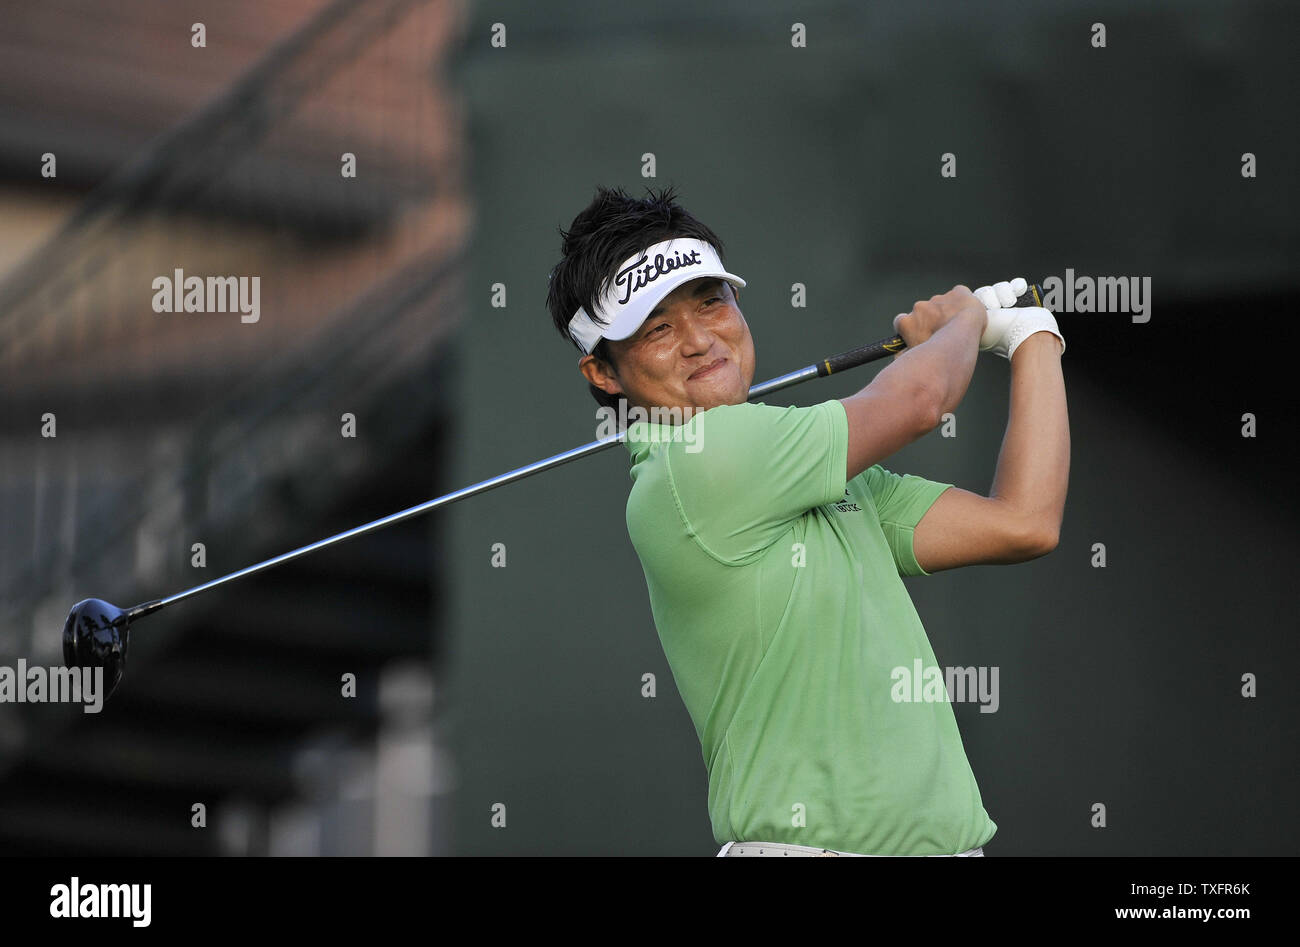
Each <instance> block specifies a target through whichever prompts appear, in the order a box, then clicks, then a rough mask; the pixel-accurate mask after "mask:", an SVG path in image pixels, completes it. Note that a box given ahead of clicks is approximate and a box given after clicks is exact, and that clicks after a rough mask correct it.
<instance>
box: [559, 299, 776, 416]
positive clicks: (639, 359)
mask: <svg viewBox="0 0 1300 947" xmlns="http://www.w3.org/2000/svg"><path fill="white" fill-rule="evenodd" d="M607 344H608V346H609V350H610V354H611V355H612V356H613V358H614V365H615V366H616V370H612V369H611V368H610V367H609V366H608V365H606V364H605V363H603V362H601V361H600V360H598V359H596V358H594V357H592V356H590V355H585V356H583V357H582V359H581V360H580V361H579V362H578V367H579V370H580V371H581V372H582V374H583V375H584V376H585V377H586V379H587V380H588V381H589V382H591V383H592V384H593V385H595V386H596V387H597V388H600V389H602V390H604V391H606V392H609V393H610V394H621V395H623V396H624V397H625V398H627V400H628V404H629V405H631V406H639V407H642V408H646V409H649V408H653V407H659V408H682V409H684V414H685V416H686V417H690V416H691V414H693V413H694V411H693V410H692V409H695V410H700V411H704V410H707V409H708V408H713V407H716V406H718V405H720V404H743V403H744V402H745V399H746V398H747V397H748V395H749V387H750V385H751V384H752V383H753V380H754V339H753V337H752V336H751V335H750V334H749V324H748V323H746V322H745V317H744V315H742V314H741V312H740V308H739V306H738V304H737V299H736V296H735V293H734V291H733V289H732V286H731V284H730V283H728V282H727V281H726V280H722V279H718V278H716V277H711V276H705V277H700V278H699V279H694V280H690V281H688V282H686V283H683V284H682V285H681V286H678V287H677V288H676V289H674V290H673V291H672V292H671V293H669V294H668V295H667V296H665V297H664V298H663V299H662V300H660V302H659V305H657V306H656V307H655V308H654V309H653V310H651V312H650V315H649V316H647V317H646V320H645V322H643V323H641V327H640V328H639V329H637V331H636V332H635V333H634V334H633V335H632V336H630V337H629V338H626V339H623V340H622V341H618V342H615V341H610V342H608V343H607Z"/></svg>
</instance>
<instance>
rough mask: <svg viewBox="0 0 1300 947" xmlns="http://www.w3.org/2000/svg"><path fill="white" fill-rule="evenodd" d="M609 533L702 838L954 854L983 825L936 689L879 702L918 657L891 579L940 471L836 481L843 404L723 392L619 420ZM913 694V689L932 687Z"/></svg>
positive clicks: (844, 436) (902, 596)
mask: <svg viewBox="0 0 1300 947" xmlns="http://www.w3.org/2000/svg"><path fill="white" fill-rule="evenodd" d="M627 447H628V450H629V452H630V453H631V455H632V469H631V475H632V480H633V486H632V492H631V494H630V495H629V497H628V502H627V528H628V535H629V536H630V537H631V539H632V543H633V545H634V546H635V547H636V551H637V555H638V556H639V558H640V560H641V567H642V569H643V571H644V572H645V578H646V585H647V588H648V590H649V593H650V607H651V611H652V612H653V614H654V620H655V626H656V627H657V629H658V631H659V638H660V641H661V642H662V643H663V648H664V654H665V656H666V657H667V659H668V665H669V667H670V668H671V669H672V673H673V679H674V680H675V681H676V683H677V688H678V690H679V692H680V693H681V695H682V699H683V701H684V702H685V704H686V709H687V711H688V712H689V713H690V715H691V719H692V721H694V723H695V731H696V734H697V735H698V736H699V739H700V748H701V751H702V752H703V755H704V763H705V765H706V767H707V768H708V773H709V816H710V818H711V820H712V822H713V836H714V838H715V839H716V840H717V841H718V843H719V844H722V843H724V842H728V841H765V842H787V843H792V844H796V845H812V846H817V847H822V848H832V849H837V850H839V851H847V852H860V853H863V854H868V855H941V854H955V853H957V852H961V851H965V850H966V849H969V848H974V847H976V846H979V845H983V844H984V843H985V842H987V841H988V840H989V839H990V838H991V837H992V836H993V833H994V832H995V831H997V826H996V825H995V824H994V822H993V821H992V820H991V819H990V818H989V816H988V813H987V812H985V811H984V805H983V802H982V801H981V799H980V793H979V787H978V786H977V785H976V784H975V777H974V774H973V773H972V772H971V768H970V764H969V763H968V762H967V760H966V753H965V750H964V749H963V747H962V742H961V734H960V733H959V731H958V729H957V721H956V718H955V717H954V716H953V712H952V707H951V705H950V704H949V703H948V702H947V701H946V700H942V699H941V700H930V701H923V700H914V701H902V700H895V699H894V698H895V696H897V695H898V694H899V693H900V692H899V689H898V688H897V687H895V681H896V679H897V678H896V673H897V672H896V670H895V669H899V668H903V669H907V671H908V672H909V674H910V673H911V672H912V670H913V668H914V662H915V661H916V660H917V659H920V661H921V662H922V666H923V667H924V668H927V669H928V668H933V667H935V666H936V665H937V662H936V661H935V658H934V652H933V651H932V649H931V647H930V642H929V639H928V638H927V637H926V634H925V629H924V628H923V627H922V625H921V620H920V617H919V616H918V615H917V613H916V609H915V607H914V606H913V605H912V600H911V599H910V598H909V597H908V594H907V589H906V588H905V587H904V585H903V581H902V579H901V578H899V577H900V576H901V575H925V574H926V573H925V572H924V570H922V569H921V567H920V566H919V565H918V564H917V561H916V558H915V556H914V555H913V554H912V531H913V528H914V527H915V526H916V524H917V523H918V522H919V521H920V519H921V517H922V516H924V515H925V512H926V510H928V509H929V508H930V506H931V504H933V503H934V501H935V500H936V499H937V498H938V496H939V494H941V493H942V492H943V491H944V490H946V489H947V488H948V487H949V486H951V485H950V484H945V483H935V482H932V481H929V480H924V479H922V478H920V477H915V476H911V475H907V476H901V477H900V476H898V475H896V474H893V473H890V472H889V471H888V470H885V469H884V468H883V467H880V466H875V467H872V468H871V469H869V470H866V471H864V472H863V473H862V474H860V475H858V476H856V477H854V478H853V479H852V480H849V481H847V482H846V478H845V464H846V456H847V450H848V417H847V415H846V414H845V411H844V405H843V404H841V403H840V402H839V401H827V402H825V403H823V404H819V405H814V406H812V407H808V408H799V407H790V408H780V407H773V406H770V405H765V404H738V405H723V406H720V407H716V408H712V409H710V410H708V411H705V412H703V413H701V414H698V415H696V416H695V417H694V418H693V419H691V420H690V421H689V422H688V423H687V424H686V425H683V426H679V427H676V428H674V427H672V426H670V425H660V424H654V423H649V422H644V421H642V422H638V423H636V424H633V425H631V426H629V428H628V438H627ZM932 694H933V691H932Z"/></svg>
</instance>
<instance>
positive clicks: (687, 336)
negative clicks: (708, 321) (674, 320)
mask: <svg viewBox="0 0 1300 947" xmlns="http://www.w3.org/2000/svg"><path fill="white" fill-rule="evenodd" d="M711 348H713V331H712V330H711V329H709V327H708V326H706V325H705V324H704V323H703V322H702V321H701V320H699V319H696V318H694V317H693V316H688V317H687V318H686V320H685V321H684V322H683V323H682V352H683V354H685V355H699V354H703V353H705V352H707V351H708V350H709V349H711Z"/></svg>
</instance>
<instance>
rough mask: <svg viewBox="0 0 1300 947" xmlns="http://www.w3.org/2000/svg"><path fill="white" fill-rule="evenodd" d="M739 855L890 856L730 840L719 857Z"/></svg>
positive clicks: (978, 852) (974, 852)
mask: <svg viewBox="0 0 1300 947" xmlns="http://www.w3.org/2000/svg"><path fill="white" fill-rule="evenodd" d="M737 855H776V856H781V855H785V856H790V855H794V856H801V857H808V856H814V857H816V856H818V855H822V856H825V855H848V856H851V857H855V858H889V857H892V856H889V855H863V854H862V853H861V852H837V851H836V850H835V849H833V848H813V847H811V846H808V845H788V844H786V843H785V842H728V843H727V844H726V845H724V846H722V851H720V852H718V857H719V858H723V857H734V856H737ZM983 855H984V849H983V847H980V848H971V849H967V850H966V851H964V852H957V853H956V854H955V855H917V856H903V857H916V858H961V857H964V856H978V857H983Z"/></svg>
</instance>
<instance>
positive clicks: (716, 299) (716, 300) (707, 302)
mask: <svg viewBox="0 0 1300 947" xmlns="http://www.w3.org/2000/svg"><path fill="white" fill-rule="evenodd" d="M720 302H722V297H721V296H711V297H709V298H708V299H706V300H705V301H704V305H706V306H712V305H713V304H714V303H720Z"/></svg>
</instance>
